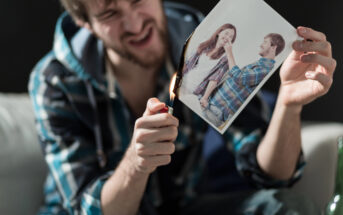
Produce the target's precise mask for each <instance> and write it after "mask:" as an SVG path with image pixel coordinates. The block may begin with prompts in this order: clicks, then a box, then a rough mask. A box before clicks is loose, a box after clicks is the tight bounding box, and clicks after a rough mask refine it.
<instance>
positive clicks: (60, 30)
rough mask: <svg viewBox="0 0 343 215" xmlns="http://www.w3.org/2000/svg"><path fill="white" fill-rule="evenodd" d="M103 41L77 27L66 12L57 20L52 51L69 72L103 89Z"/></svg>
mask: <svg viewBox="0 0 343 215" xmlns="http://www.w3.org/2000/svg"><path fill="white" fill-rule="evenodd" d="M103 50H104V49H103V43H102V42H101V40H98V39H97V38H95V37H94V36H93V34H92V33H91V32H90V31H88V30H87V29H85V28H80V27H78V26H77V25H76V24H75V23H74V21H73V20H72V18H71V17H70V16H69V15H68V13H66V12H64V13H63V14H62V15H61V16H60V18H59V19H58V21H57V24H56V29H55V35H54V46H53V52H54V54H55V57H56V58H57V60H58V61H59V62H60V63H62V64H63V65H64V66H65V67H66V68H67V69H68V70H69V71H70V72H73V73H76V75H77V76H78V77H79V78H80V79H82V80H85V81H89V82H90V83H92V85H94V87H96V88H98V89H100V90H105V80H104V78H103V77H104V76H103V74H102V73H103V72H104V51H103Z"/></svg>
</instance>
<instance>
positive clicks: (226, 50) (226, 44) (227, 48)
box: [224, 41, 232, 54]
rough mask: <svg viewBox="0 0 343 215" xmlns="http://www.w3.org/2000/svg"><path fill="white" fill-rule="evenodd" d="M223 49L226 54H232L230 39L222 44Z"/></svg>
mask: <svg viewBox="0 0 343 215" xmlns="http://www.w3.org/2000/svg"><path fill="white" fill-rule="evenodd" d="M224 50H225V52H226V53H227V54H228V53H230V54H232V42H231V41H227V42H226V43H225V45H224Z"/></svg>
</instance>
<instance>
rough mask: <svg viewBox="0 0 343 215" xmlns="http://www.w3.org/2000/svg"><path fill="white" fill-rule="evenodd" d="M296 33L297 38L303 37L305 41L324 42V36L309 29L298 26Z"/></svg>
mask: <svg viewBox="0 0 343 215" xmlns="http://www.w3.org/2000/svg"><path fill="white" fill-rule="evenodd" d="M297 33H298V35H299V36H301V37H303V38H304V39H305V40H313V41H326V35H325V34H323V33H322V32H319V31H315V30H313V29H311V28H307V27H302V26H300V27H298V28H297Z"/></svg>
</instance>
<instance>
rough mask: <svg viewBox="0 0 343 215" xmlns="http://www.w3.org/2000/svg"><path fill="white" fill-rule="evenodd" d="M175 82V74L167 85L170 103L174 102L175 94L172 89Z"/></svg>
mask: <svg viewBox="0 0 343 215" xmlns="http://www.w3.org/2000/svg"><path fill="white" fill-rule="evenodd" d="M175 80H176V73H174V75H173V77H172V80H171V82H170V85H169V97H170V101H174V99H175V93H174V92H173V90H174V87H175Z"/></svg>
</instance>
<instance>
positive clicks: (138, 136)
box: [126, 98, 179, 174]
mask: <svg viewBox="0 0 343 215" xmlns="http://www.w3.org/2000/svg"><path fill="white" fill-rule="evenodd" d="M164 107H165V104H164V103H162V102H160V101H159V100H158V99H156V98H152V99H149V101H148V103H147V107H146V110H145V112H144V114H143V116H142V117H141V118H139V119H137V121H136V124H135V130H134V133H133V137H132V141H131V145H130V147H129V149H128V152H127V154H126V157H127V158H128V159H129V160H130V163H131V165H132V166H133V167H134V170H135V171H138V172H140V173H148V174H150V173H152V172H153V171H154V170H155V169H156V168H157V167H158V166H162V165H167V164H169V163H170V161H171V156H170V155H171V154H173V153H174V151H175V145H174V143H173V142H174V141H175V139H176V137H177V134H178V131H177V128H178V125H179V122H178V120H177V119H176V118H175V117H174V116H172V115H170V114H168V113H159V111H160V110H162V109H163V108H164Z"/></svg>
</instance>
